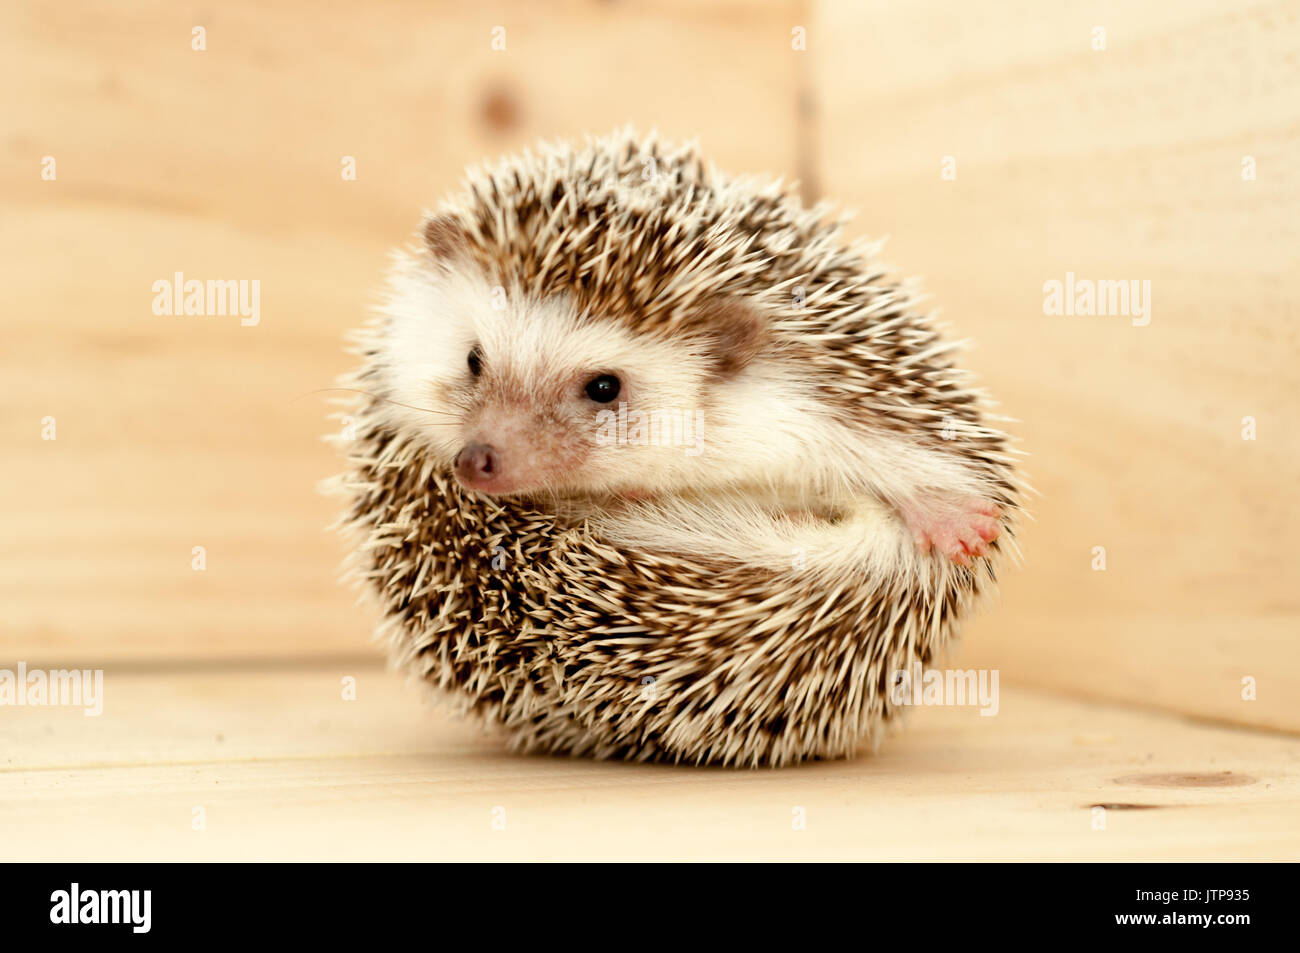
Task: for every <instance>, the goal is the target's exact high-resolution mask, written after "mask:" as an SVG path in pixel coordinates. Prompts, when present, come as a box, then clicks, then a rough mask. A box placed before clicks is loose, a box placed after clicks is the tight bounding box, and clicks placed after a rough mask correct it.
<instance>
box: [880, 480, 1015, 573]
mask: <svg viewBox="0 0 1300 953" xmlns="http://www.w3.org/2000/svg"><path fill="white" fill-rule="evenodd" d="M1000 515H1001V514H1000V513H999V511H998V508H997V507H996V506H994V505H993V504H992V503H989V502H988V501H986V500H979V499H972V498H965V499H945V498H943V497H937V496H928V497H924V498H922V499H919V500H916V501H914V502H912V503H909V504H908V505H907V506H905V507H904V508H903V519H904V520H906V521H907V526H908V529H910V530H911V531H912V537H913V538H914V539H915V540H916V545H917V546H918V547H919V548H920V550H921V552H923V553H928V552H930V550H931V549H934V550H937V551H939V552H941V553H943V554H944V555H945V556H947V557H948V558H949V559H951V560H952V561H953V562H955V563H957V564H959V565H962V566H969V565H970V562H971V559H972V558H973V557H976V556H983V555H985V554H987V553H988V551H989V547H988V544H989V543H991V542H993V540H995V539H997V538H998V534H999V533H1000V532H1002V525H1001V524H1000V523H999V522H998V517H999V516H1000Z"/></svg>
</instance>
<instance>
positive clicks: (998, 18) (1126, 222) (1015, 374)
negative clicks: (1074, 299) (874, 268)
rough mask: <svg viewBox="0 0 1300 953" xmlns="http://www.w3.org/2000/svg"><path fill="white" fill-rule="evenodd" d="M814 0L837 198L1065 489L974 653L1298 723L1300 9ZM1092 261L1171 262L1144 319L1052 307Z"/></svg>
mask: <svg viewBox="0 0 1300 953" xmlns="http://www.w3.org/2000/svg"><path fill="white" fill-rule="evenodd" d="M816 10H817V17H816V20H815V23H814V28H813V29H812V30H810V39H809V53H808V55H809V57H810V58H811V59H812V64H813V67H814V71H815V75H816V80H815V85H816V90H817V94H818V97H819V99H820V102H821V109H822V121H821V124H820V130H821V139H820V151H821V154H822V157H823V164H824V173H823V174H824V179H825V187H826V192H827V194H828V195H829V196H832V197H835V198H838V199H841V200H843V201H845V202H847V203H848V204H850V205H851V206H854V207H856V208H858V209H860V210H861V215H860V217H859V218H858V220H857V221H856V223H855V229H856V230H858V231H860V232H863V233H868V234H873V235H883V234H888V235H891V236H892V237H891V240H890V243H889V245H888V246H887V249H886V252H887V256H888V258H889V260H891V261H893V262H895V263H897V264H898V265H900V266H901V267H902V268H903V269H904V270H905V271H907V272H914V273H920V274H923V275H924V276H925V277H926V285H927V288H928V290H929V291H930V292H931V293H932V295H933V301H934V303H935V304H937V305H939V306H940V307H941V308H942V311H943V317H944V318H945V319H946V320H948V321H950V322H951V323H952V324H953V326H954V327H955V328H956V331H957V333H958V336H960V337H966V336H969V337H972V338H974V339H975V341H976V342H977V345H978V347H977V349H976V350H975V351H974V352H973V353H972V354H971V356H970V360H969V363H970V364H971V365H972V366H973V368H974V369H975V370H976V371H978V372H979V373H980V374H981V376H982V378H983V379H984V381H985V382H986V383H988V385H989V386H990V388H991V390H992V391H993V392H994V393H995V394H996V395H997V396H998V397H999V398H1000V399H1001V400H1002V402H1003V405H1004V410H1005V411H1006V412H1007V413H1009V414H1011V415H1012V416H1015V417H1019V418H1021V420H1022V421H1023V422H1022V423H1021V424H1019V425H1018V426H1017V427H1016V428H1015V429H1016V430H1017V432H1018V433H1019V434H1020V435H1021V436H1022V437H1023V438H1024V443H1023V446H1024V448H1025V449H1026V450H1028V451H1029V452H1030V453H1031V454H1032V456H1031V458H1030V460H1029V461H1028V463H1027V468H1028V470H1029V473H1030V475H1031V477H1032V479H1033V481H1034V483H1035V484H1036V485H1037V486H1038V488H1039V489H1040V490H1041V491H1042V493H1043V496H1042V498H1041V499H1040V500H1038V501H1036V502H1035V504H1034V507H1033V509H1034V511H1035V515H1036V517H1037V522H1035V523H1033V524H1031V525H1030V526H1029V527H1028V528H1027V530H1026V533H1025V540H1024V544H1025V545H1024V548H1025V551H1026V555H1027V558H1028V565H1027V568H1026V569H1025V570H1024V572H1022V573H1011V574H1009V575H1008V578H1007V582H1006V585H1005V589H1004V599H1003V603H1002V606H1001V608H1000V610H999V611H997V612H996V613H994V614H992V615H990V616H987V617H986V618H985V619H983V620H982V621H981V622H980V623H979V624H977V625H976V626H975V627H974V628H973V629H972V631H971V632H970V633H969V638H968V640H967V641H968V644H967V646H966V647H965V650H964V651H965V653H966V654H965V656H964V657H965V659H966V661H967V663H968V664H971V665H977V666H984V667H997V668H1001V669H1002V670H1003V671H1004V672H1005V673H1007V674H1008V675H1010V676H1013V677H1016V678H1018V679H1023V680H1026V681H1030V682H1032V683H1034V684H1038V685H1041V686H1046V687H1050V688H1053V689H1058V690H1063V691H1070V692H1077V693H1085V694H1088V695H1091V696H1094V697H1098V698H1110V699H1120V700H1124V701H1128V702H1132V703H1136V704H1142V705H1150V706H1155V707H1160V708H1168V709H1173V710H1176V711H1181V712H1186V713H1188V714H1192V715H1196V716H1200V717H1211V718H1219V719H1224V720H1228V721H1233V722H1239V723H1242V724H1252V725H1261V726H1266V727H1270V728H1282V729H1289V730H1292V731H1296V730H1300V706H1297V705H1296V703H1295V699H1296V698H1297V697H1300V642H1297V640H1296V638H1295V636H1296V633H1297V631H1300V596H1297V589H1296V579H1297V570H1298V569H1300V557H1298V556H1297V550H1296V547H1295V545H1294V543H1293V542H1292V541H1293V539H1294V538H1295V537H1296V536H1297V533H1298V532H1300V511H1298V510H1297V508H1296V507H1295V506H1294V505H1293V497H1294V493H1295V487H1296V483H1297V477H1298V476H1300V442H1297V441H1296V440H1295V437H1294V429H1295V426H1294V425H1295V420H1296V418H1297V412H1300V394H1298V393H1297V390H1296V387H1295V368H1296V366H1297V363H1300V333H1298V332H1297V331H1296V327H1295V322H1294V320H1293V318H1294V315H1295V313H1296V310H1297V307H1300V267H1297V266H1300V176H1297V175H1296V173H1295V169H1296V162H1295V158H1296V156H1297V155H1298V154H1300V97H1297V96H1296V95H1295V89H1296V82H1295V81H1296V64H1295V59H1294V48H1295V43H1296V40H1297V38H1300V14H1297V11H1296V9H1295V7H1294V5H1290V4H1286V3H1249V4H1246V3H1239V4H1228V5H1225V4H1222V3H1213V2H1208V0H1204V2H1200V0H1198V2H1195V3H1189V4H1179V5H1177V6H1176V7H1174V6H1167V5H1165V6H1162V5H1152V4H1123V3H1100V4H1089V5H1087V6H1086V7H1077V8H1076V7H1073V6H1070V7H1059V6H1054V5H1048V4H1029V5H1026V4H1023V3H1017V2H1011V0H1006V2H999V3H994V4H981V5H979V6H978V7H970V8H959V7H954V6H953V5H951V4H947V3H941V2H938V0H929V2H920V3H911V4H905V5H889V4H883V3H870V4H857V5H849V4H836V3H819V4H817V5H816ZM1094 27H1102V28H1104V29H1105V31H1106V49H1105V50H1104V51H1094V50H1093V49H1092V48H1091V43H1092V39H1093V32H1092V31H1093V29H1094ZM922 49H923V50H924V51H925V52H924V55H918V54H917V51H918V50H922ZM946 156H949V157H952V158H953V159H954V160H955V163H956V166H955V169H956V178H955V179H954V180H951V181H947V180H944V179H943V178H942V175H941V172H942V165H941V163H942V161H943V159H944V157H946ZM1244 157H1253V160H1254V162H1255V169H1256V173H1257V178H1256V179H1254V180H1248V179H1243V161H1245V158H1244ZM1067 273H1073V274H1074V275H1075V276H1076V277H1077V278H1080V279H1085V278H1086V279H1091V280H1112V279H1113V280H1140V281H1149V282H1150V283H1151V310H1150V321H1149V323H1148V324H1145V325H1142V324H1141V321H1142V320H1143V319H1142V318H1140V317H1138V316H1136V315H1128V316H1091V317H1085V316H1063V315H1051V314H1047V313H1045V307H1044V299H1045V294H1044V285H1045V283H1046V282H1049V281H1052V280H1057V281H1061V282H1062V283H1063V282H1064V281H1065V278H1066V274H1067ZM1135 320H1137V321H1138V324H1136V325H1135V323H1134V321H1135ZM1246 417H1251V418H1253V419H1254V421H1255V422H1256V427H1257V439H1255V440H1244V439H1243V436H1242V434H1243V418H1246ZM1094 547H1104V548H1105V555H1106V568H1105V570H1104V571H1098V570H1095V569H1094V568H1093V564H1094V559H1095V556H1094ZM1247 678H1250V679H1254V680H1255V683H1256V692H1257V698H1256V700H1246V699H1243V697H1242V694H1243V679H1247Z"/></svg>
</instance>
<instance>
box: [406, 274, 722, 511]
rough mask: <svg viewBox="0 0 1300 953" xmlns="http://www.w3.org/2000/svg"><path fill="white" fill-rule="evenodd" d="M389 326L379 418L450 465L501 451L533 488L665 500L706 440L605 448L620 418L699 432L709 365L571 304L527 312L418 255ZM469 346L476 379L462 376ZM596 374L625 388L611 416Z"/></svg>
mask: <svg viewBox="0 0 1300 953" xmlns="http://www.w3.org/2000/svg"><path fill="white" fill-rule="evenodd" d="M381 315H382V317H384V318H385V319H386V323H385V326H384V328H383V330H382V332H381V335H380V339H381V345H380V347H381V352H382V353H381V357H382V363H383V365H384V368H385V377H386V382H387V385H388V393H387V394H386V395H385V396H387V397H388V398H389V399H390V400H392V401H395V402H396V403H397V405H394V404H389V405H386V408H385V412H386V413H387V414H388V415H389V418H390V420H391V421H392V422H393V424H394V425H395V426H397V427H400V428H402V429H403V430H406V431H407V432H408V433H413V434H415V435H416V436H417V437H418V438H419V439H420V440H421V441H422V442H423V443H425V444H426V446H428V447H429V448H430V449H431V450H432V451H433V452H435V453H436V454H437V455H438V457H439V458H440V459H442V460H443V461H444V462H446V463H450V462H451V460H452V459H453V458H454V457H455V455H456V454H457V453H458V452H459V451H460V449H461V448H462V447H463V446H465V445H466V443H468V442H478V443H487V444H490V445H494V446H497V445H506V446H507V448H508V450H509V451H510V452H511V453H512V454H513V457H514V459H515V460H516V462H517V463H518V465H519V466H520V467H521V468H523V469H525V470H527V471H529V474H531V475H532V476H534V477H536V479H535V480H534V483H536V484H537V485H536V486H532V485H531V484H530V486H529V487H526V489H559V490H568V489H573V490H590V491H608V490H617V489H642V488H647V487H654V488H662V487H664V486H666V485H668V484H670V483H673V482H674V481H676V480H680V479H681V473H680V471H681V470H682V469H683V461H691V460H692V458H693V457H694V458H697V459H698V458H699V457H700V456H701V453H700V452H699V450H698V449H696V448H697V447H698V446H702V445H703V441H704V440H706V439H707V436H708V433H707V430H706V431H705V432H703V433H700V434H695V433H694V432H693V431H692V433H691V436H692V437H693V438H698V440H695V446H693V447H686V446H673V445H662V444H657V443H646V444H641V443H637V442H635V440H633V441H632V442H619V441H618V440H617V439H615V440H614V441H613V442H610V441H608V440H603V439H602V438H603V436H607V435H608V433H609V430H610V428H609V418H610V416H616V415H617V414H618V413H619V410H620V406H621V407H622V409H623V411H624V413H625V414H627V413H634V412H636V411H642V412H644V413H645V414H647V415H649V414H651V413H659V414H668V415H670V416H671V415H675V416H676V417H677V418H678V419H681V418H682V417H689V418H690V420H691V421H692V422H694V421H695V420H696V419H698V414H699V413H700V411H701V410H702V408H701V407H700V400H701V395H702V392H703V382H704V380H705V375H706V372H707V362H706V359H705V357H704V356H703V355H701V354H699V353H697V352H696V351H695V349H693V348H692V347H689V346H686V347H683V346H680V345H677V344H673V343H670V342H667V341H662V340H653V339H648V338H644V337H638V336H635V335H633V334H632V333H631V332H630V331H628V330H626V329H625V328H623V327H621V326H619V325H617V324H615V323H613V322H611V321H606V320H599V319H598V317H593V316H589V315H582V314H579V313H577V312H576V310H575V309H574V308H573V306H572V304H571V303H570V302H568V301H567V300H565V299H563V298H559V299H552V300H548V301H535V300H529V299H527V298H525V297H523V296H521V295H518V294H511V293H509V292H507V291H506V290H505V289H493V288H491V287H489V286H488V284H487V282H486V281H484V280H483V278H482V277H481V276H479V275H477V274H475V273H473V272H472V271H471V270H466V269H455V270H452V271H450V272H443V271H441V270H439V269H436V268H434V267H432V266H430V265H426V264H424V263H423V262H422V261H421V260H419V259H416V258H414V257H412V256H403V257H401V258H400V259H399V261H398V265H397V267H396V268H395V269H394V270H393V272H392V274H391V275H390V279H389V286H388V294H387V296H386V299H385V302H384V304H383V306H382V308H381ZM475 347H477V348H478V349H479V351H480V353H481V360H482V365H483V373H482V376H481V377H480V378H477V379H476V378H474V377H473V375H472V374H471V373H470V370H469V366H468V356H469V353H470V350H471V349H473V348H475ZM602 374H612V375H614V376H616V377H618V379H619V381H620V383H621V390H620V393H619V395H618V398H617V399H616V400H614V401H612V402H611V403H608V404H600V403H596V402H595V401H592V400H591V399H590V398H589V397H587V395H586V393H585V388H586V385H587V383H588V382H589V381H590V380H592V379H593V378H595V377H597V376H600V375H602ZM398 405H407V406H398ZM615 434H616V435H617V432H616V431H615ZM530 435H531V436H532V437H533V438H535V439H533V440H532V442H531V444H530ZM560 445H568V448H569V450H572V448H573V447H577V448H580V449H581V450H582V453H581V462H580V464H578V465H571V461H570V457H571V456H573V454H571V453H567V452H566V453H565V454H560V453H558V451H557V450H556V449H555V448H556V447H557V446H560ZM688 449H690V450H692V453H690V454H688V452H687V451H688ZM561 457H562V459H561ZM687 469H696V468H693V467H687ZM529 474H525V476H528V475H529ZM525 482H526V483H527V482H528V481H527V480H525Z"/></svg>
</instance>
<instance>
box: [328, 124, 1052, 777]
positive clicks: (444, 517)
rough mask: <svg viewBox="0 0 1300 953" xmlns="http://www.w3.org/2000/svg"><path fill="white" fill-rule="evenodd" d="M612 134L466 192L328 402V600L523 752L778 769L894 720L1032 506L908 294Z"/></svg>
mask: <svg viewBox="0 0 1300 953" xmlns="http://www.w3.org/2000/svg"><path fill="white" fill-rule="evenodd" d="M826 216H827V209H826V208H824V207H821V206H819V207H816V208H812V209H805V208H804V207H803V206H802V205H801V204H800V202H799V200H798V198H797V197H796V196H795V195H794V194H793V192H792V190H791V189H790V188H789V187H786V186H783V185H782V184H781V183H780V182H774V181H767V180H761V179H754V178H732V177H728V176H724V175H722V174H720V173H718V172H717V171H716V170H715V169H714V168H713V167H712V166H710V165H706V164H705V163H704V161H703V160H702V159H701V158H700V156H699V155H698V154H697V152H696V150H695V148H694V147H693V146H690V145H688V146H684V147H675V146H669V145H667V144H664V143H661V142H659V141H657V140H656V139H655V138H654V137H650V138H647V139H644V140H641V139H638V138H636V137H635V136H634V135H633V134H632V133H630V132H624V133H621V134H616V135H614V136H611V137H608V138H601V139H596V140H593V141H589V142H588V143H587V144H585V145H584V146H569V145H545V146H543V147H541V150H540V151H539V152H538V153H536V154H533V153H531V152H525V153H524V154H523V155H522V156H518V157H512V158H507V159H505V160H503V161H501V162H500V163H499V164H497V165H495V166H491V167H485V168H482V169H478V170H474V171H471V172H470V173H469V175H468V178H467V181H466V183H465V185H464V190H463V192H462V193H461V194H460V195H458V196H456V197H454V198H452V199H450V200H448V201H447V202H445V203H444V204H443V205H442V206H441V208H440V209H439V210H438V211H437V212H436V213H434V214H432V215H431V216H429V217H427V218H426V220H425V223H424V227H423V235H422V237H423V241H422V243H421V244H420V246H419V247H418V248H411V249H407V250H406V251H403V252H400V253H398V255H397V258H396V262H395V265H394V267H393V269H392V271H391V274H390V276H389V280H388V285H387V289H386V294H385V296H384V300H383V303H382V305H381V306H380V307H379V309H378V313H377V314H376V315H375V317H374V318H373V319H372V320H371V321H370V323H369V324H368V325H367V326H366V328H365V329H363V330H362V331H361V332H360V333H359V334H358V336H357V340H356V343H357V353H358V354H359V355H360V356H361V358H362V366H361V367H360V369H359V370H358V371H357V372H356V373H355V374H354V375H352V376H351V377H349V378H348V379H347V380H346V381H345V382H344V385H345V386H346V387H347V388H350V389H353V390H355V391H356V392H357V393H358V394H359V396H355V397H353V398H350V399H349V407H348V409H347V411H346V416H347V417H349V418H350V426H349V428H348V431H349V432H348V433H347V434H346V435H345V437H343V438H340V441H341V442H342V444H343V445H344V446H345V447H346V450H347V454H348V461H349V472H347V473H346V474H345V475H344V476H343V477H342V478H340V479H339V481H338V482H337V487H338V489H340V490H341V491H342V492H343V493H345V494H346V495H347V496H348V498H349V501H350V505H349V508H348V510H347V512H346V514H345V516H344V519H343V524H344V525H345V527H346V528H347V530H349V531H350V533H351V535H352V537H353V539H354V541H355V550H354V552H353V555H352V557H351V559H350V571H351V572H352V574H353V575H354V576H355V577H356V578H359V579H360V580H363V582H364V585H365V587H366V588H368V589H369V590H370V592H372V593H373V594H374V595H375V596H377V597H378V600H379V603H380V605H381V607H382V612H383V619H382V622H381V625H380V627H379V628H380V632H381V634H382V635H383V636H384V637H386V639H387V641H388V643H389V645H390V647H391V654H392V657H393V659H394V661H395V663H396V664H397V665H399V666H400V667H402V668H404V669H407V670H409V671H411V672H413V673H414V674H415V675H417V676H418V677H419V678H421V679H423V680H424V681H426V682H428V683H430V684H431V685H433V686H436V687H437V688H438V689H440V690H441V692H442V693H443V694H445V695H449V696H450V697H452V698H453V699H456V700H458V701H459V704H460V707H461V708H462V709H465V710H470V711H473V712H475V713H477V714H478V715H480V716H482V717H483V718H484V719H486V720H487V721H488V722H490V723H494V724H497V725H499V726H501V727H503V728H504V729H505V731H506V732H507V733H508V735H509V738H510V740H511V742H512V745H513V746H514V747H515V748H517V749H521V750H525V751H533V750H545V751H553V752H567V753H571V754H575V755H590V756H593V757H597V758H627V759H636V760H650V759H656V760H667V761H680V762H690V763H714V764H725V765H784V764H790V763H794V762H798V761H801V760H803V759H807V758H838V757H846V756H850V755H852V754H853V753H854V752H855V751H857V750H858V749H859V748H860V747H861V746H862V745H863V744H864V742H871V743H874V742H876V741H877V739H878V736H879V728H880V726H881V725H882V724H883V723H884V722H885V721H887V720H888V719H889V718H890V717H891V716H892V715H894V714H895V713H896V712H897V707H896V706H895V705H894V704H893V703H892V702H891V691H890V689H891V685H892V684H893V682H894V679H896V678H897V677H898V673H900V672H903V671H910V670H911V668H912V667H913V666H914V665H915V663H917V662H920V663H922V664H925V663H928V662H930V661H931V660H932V659H933V658H935V656H936V653H938V652H939V650H941V649H942V648H943V647H944V645H945V643H946V642H947V641H948V640H949V638H950V637H951V636H952V634H953V631H954V628H955V626H956V625H957V624H958V623H959V621H960V620H961V619H962V618H963V617H964V616H965V615H967V614H968V612H969V611H970V610H971V609H972V608H973V606H974V604H975V603H976V601H977V598H978V597H979V596H980V595H981V594H982V593H984V592H987V591H988V590H989V589H991V588H992V586H993V584H994V580H995V568H996V564H997V562H998V560H999V559H1000V558H1001V557H1002V556H1005V555H1007V554H1008V553H1011V554H1013V555H1014V554H1015V545H1014V518H1015V517H1016V516H1017V515H1018V513H1019V512H1020V505H1021V502H1020V501H1021V499H1022V497H1023V496H1024V493H1025V490H1026V488H1025V486H1024V484H1023V482H1022V481H1021V479H1020V478H1019V476H1018V475H1017V473H1016V471H1015V468H1014V460H1015V451H1013V450H1011V449H1009V448H1008V438H1007V437H1006V435H1005V434H1003V433H1002V432H1000V431H999V430H997V429H994V428H993V427H991V426H990V425H989V423H988V421H989V419H990V417H989V415H988V412H987V407H986V401H985V399H984V398H983V396H982V394H981V392H980V391H978V390H976V389H974V388H973V387H972V386H971V384H970V382H969V380H968V377H967V375H966V374H965V373H964V372H962V371H960V370H959V369H957V368H956V367H955V366H954V365H953V363H952V359H951V355H952V352H953V349H954V345H953V344H949V343H945V342H943V341H942V340H941V339H940V337H939V335H938V334H937V332H936V331H935V330H934V329H933V328H932V327H931V325H930V323H929V322H928V321H927V320H926V319H925V318H924V317H923V316H921V315H920V314H918V313H917V312H916V311H915V310H914V307H915V298H914V296H913V294H912V292H911V291H910V290H909V288H908V286H907V285H904V284H900V283H899V282H897V281H891V280H889V278H888V277H887V271H886V269H884V268H883V267H881V266H880V265H878V264H876V263H874V261H873V256H874V252H875V250H876V249H875V248H874V247H872V246H869V245H865V244H850V243H846V242H845V241H844V240H843V239H842V238H841V237H840V226H841V222H840V221H838V220H827V217H826Z"/></svg>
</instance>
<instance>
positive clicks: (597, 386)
mask: <svg viewBox="0 0 1300 953" xmlns="http://www.w3.org/2000/svg"><path fill="white" fill-rule="evenodd" d="M620 387H621V385H620V384H619V382H618V378H617V377H615V376H614V375H613V374H601V375H600V376H599V377H593V378H592V379H591V380H590V381H588V382H587V396H588V397H590V398H591V399H592V400H594V401H595V402H596V403H598V404H608V403H609V402H610V401H611V400H613V399H614V398H615V397H617V396H618V392H619V388H620Z"/></svg>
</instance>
